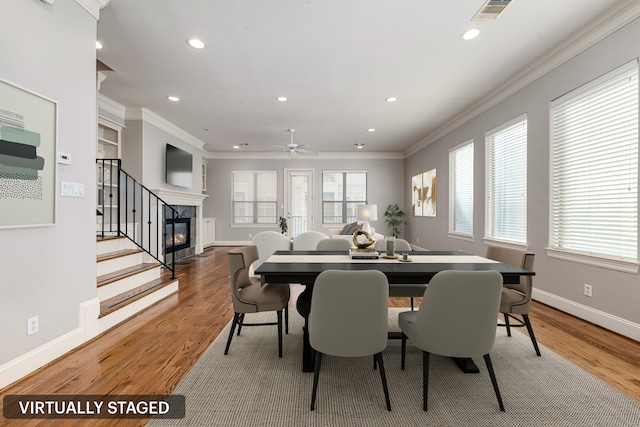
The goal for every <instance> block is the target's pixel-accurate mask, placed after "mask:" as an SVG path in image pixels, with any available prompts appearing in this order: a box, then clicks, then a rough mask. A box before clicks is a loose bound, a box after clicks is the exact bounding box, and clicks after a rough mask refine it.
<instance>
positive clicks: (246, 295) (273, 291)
mask: <svg viewBox="0 0 640 427" xmlns="http://www.w3.org/2000/svg"><path fill="white" fill-rule="evenodd" d="M228 259H229V273H230V277H229V282H230V284H231V301H232V302H233V321H232V323H231V330H230V331H229V338H228V339H227V346H226V347H225V349H224V354H225V355H226V354H228V353H229V347H230V346H231V340H232V339H233V334H234V332H235V329H236V326H237V327H238V335H240V330H241V329H242V327H243V326H265V325H277V326H278V357H282V310H283V309H284V308H285V307H287V304H288V303H289V298H290V289H289V286H287V285H284V284H265V285H263V284H261V283H260V280H259V279H257V278H255V277H252V276H250V275H249V266H250V265H251V263H253V262H254V261H255V260H257V259H258V248H257V247H256V246H255V245H251V246H244V247H240V248H235V249H232V250H230V251H229V252H228ZM264 311H275V312H276V314H277V322H269V323H245V321H244V319H245V314H249V313H260V312H264Z"/></svg>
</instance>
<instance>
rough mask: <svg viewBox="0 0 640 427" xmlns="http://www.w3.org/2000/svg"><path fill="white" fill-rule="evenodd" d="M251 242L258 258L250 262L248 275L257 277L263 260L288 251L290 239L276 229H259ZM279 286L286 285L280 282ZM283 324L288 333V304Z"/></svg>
mask: <svg viewBox="0 0 640 427" xmlns="http://www.w3.org/2000/svg"><path fill="white" fill-rule="evenodd" d="M251 243H252V244H253V245H255V246H256V247H257V248H258V259H257V260H255V261H254V262H252V263H251V266H250V267H249V275H250V276H255V277H259V276H258V275H256V274H255V271H256V270H257V269H258V267H260V266H261V265H262V263H263V262H265V261H266V260H267V259H268V258H269V257H270V256H271V255H273V253H274V252H275V251H290V250H291V239H289V238H288V237H287V236H285V235H284V234H282V233H278V232H276V231H261V232H259V233H257V234H256V235H255V236H253V239H251ZM279 286H286V285H283V284H280V285H279ZM284 324H285V330H286V333H289V306H287V307H285V308H284Z"/></svg>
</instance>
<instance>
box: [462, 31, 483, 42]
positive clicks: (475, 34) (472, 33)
mask: <svg viewBox="0 0 640 427" xmlns="http://www.w3.org/2000/svg"><path fill="white" fill-rule="evenodd" d="M479 35H480V30H478V29H477V28H471V29H470V30H467V31H465V32H464V33H462V35H461V36H460V37H461V38H462V40H473V39H475V38H476V37H478V36H479Z"/></svg>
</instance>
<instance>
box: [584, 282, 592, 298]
mask: <svg viewBox="0 0 640 427" xmlns="http://www.w3.org/2000/svg"><path fill="white" fill-rule="evenodd" d="M584 294H585V295H586V296H588V297H592V296H593V287H592V286H591V285H589V284H588V283H585V284H584Z"/></svg>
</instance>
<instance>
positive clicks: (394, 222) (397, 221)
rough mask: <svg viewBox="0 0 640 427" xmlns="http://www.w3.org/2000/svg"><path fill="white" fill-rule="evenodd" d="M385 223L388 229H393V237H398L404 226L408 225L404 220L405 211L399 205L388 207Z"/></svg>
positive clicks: (385, 212) (385, 213)
mask: <svg viewBox="0 0 640 427" xmlns="http://www.w3.org/2000/svg"><path fill="white" fill-rule="evenodd" d="M384 217H385V221H386V222H387V227H388V228H390V229H391V234H392V235H393V237H398V235H399V234H400V231H401V229H402V225H403V224H406V222H405V220H404V211H403V210H402V209H400V206H398V204H393V205H389V206H387V210H386V211H384Z"/></svg>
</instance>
